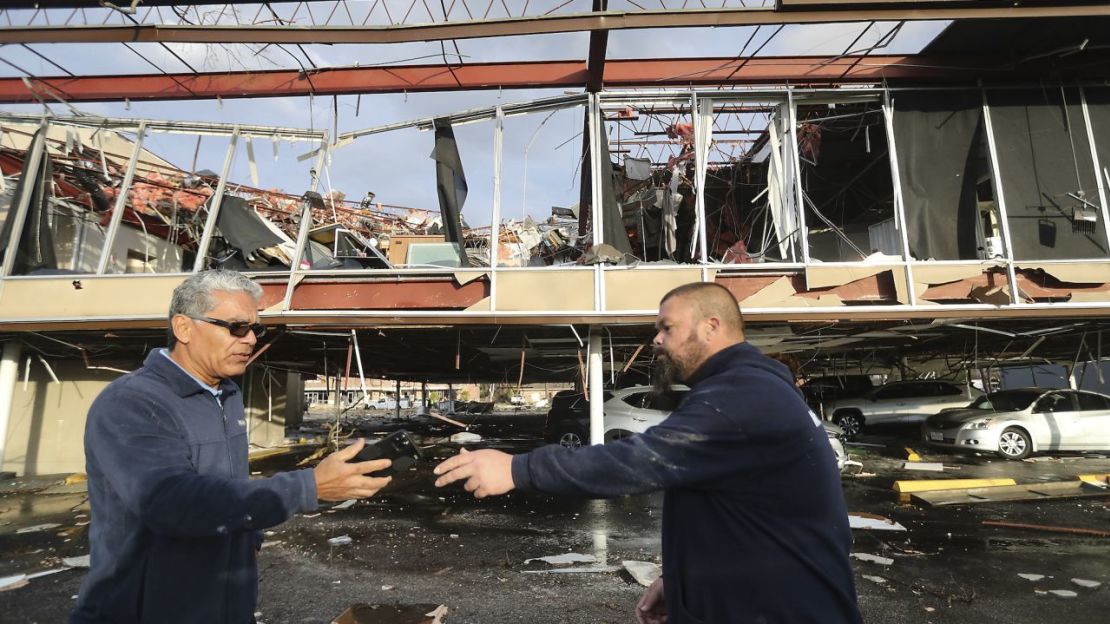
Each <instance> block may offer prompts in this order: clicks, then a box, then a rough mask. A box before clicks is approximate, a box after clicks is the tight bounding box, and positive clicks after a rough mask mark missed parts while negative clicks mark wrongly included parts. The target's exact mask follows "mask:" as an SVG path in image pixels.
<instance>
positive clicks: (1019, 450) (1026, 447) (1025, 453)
mask: <svg viewBox="0 0 1110 624" xmlns="http://www.w3.org/2000/svg"><path fill="white" fill-rule="evenodd" d="M1032 450H1033V441H1032V440H1030V439H1029V434H1028V433H1025V432H1024V431H1022V430H1021V429H1018V428H1017V427H1007V428H1006V429H1004V430H1003V431H1002V434H1001V435H999V436H998V454H999V455H1001V456H1002V457H1003V458H1005V459H1025V458H1026V457H1029V453H1030V452H1031V451H1032Z"/></svg>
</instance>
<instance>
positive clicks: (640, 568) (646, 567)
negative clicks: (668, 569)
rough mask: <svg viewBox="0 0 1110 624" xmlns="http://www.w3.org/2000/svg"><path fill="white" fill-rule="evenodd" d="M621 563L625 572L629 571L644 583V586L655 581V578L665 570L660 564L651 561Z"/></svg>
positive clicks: (636, 579) (634, 577)
mask: <svg viewBox="0 0 1110 624" xmlns="http://www.w3.org/2000/svg"><path fill="white" fill-rule="evenodd" d="M621 565H622V566H623V567H624V570H625V572H628V574H629V575H630V576H632V578H633V579H634V580H635V581H636V582H637V583H639V584H640V585H643V586H644V587H648V586H650V585H651V584H652V583H654V582H655V579H657V578H659V577H660V575H662V573H663V571H662V569H661V568H660V567H659V564H657V563H652V562H650V561H628V560H625V561H622V562H621Z"/></svg>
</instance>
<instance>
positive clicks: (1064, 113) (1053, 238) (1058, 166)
mask: <svg viewBox="0 0 1110 624" xmlns="http://www.w3.org/2000/svg"><path fill="white" fill-rule="evenodd" d="M987 101H988V104H989V105H990V116H991V125H992V128H993V133H994V141H995V145H996V150H997V156H998V169H999V176H1000V181H1001V188H1002V193H1003V199H1004V200H1005V206H1006V218H1007V222H1008V225H1009V230H1010V234H1011V237H1012V248H1013V253H1014V259H1015V260H1050V259H1085V258H1104V257H1106V255H1107V243H1106V233H1105V224H1104V223H1100V221H1101V219H1100V218H1099V217H1100V214H1099V213H1100V211H1101V206H1100V205H1099V203H1100V200H1099V193H1098V186H1097V180H1096V179H1095V175H1096V172H1095V170H1094V166H1093V162H1092V158H1091V146H1090V143H1089V142H1088V140H1087V127H1086V123H1085V121H1084V116H1083V108H1082V105H1081V101H1080V97H1079V91H1078V90H1077V89H1059V88H1045V89H999V90H990V91H988V92H987Z"/></svg>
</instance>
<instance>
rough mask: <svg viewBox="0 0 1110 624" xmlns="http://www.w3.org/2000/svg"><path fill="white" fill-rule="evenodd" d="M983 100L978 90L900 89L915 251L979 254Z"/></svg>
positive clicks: (944, 256) (902, 170)
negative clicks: (978, 220)
mask: <svg viewBox="0 0 1110 624" xmlns="http://www.w3.org/2000/svg"><path fill="white" fill-rule="evenodd" d="M982 118H983V102H982V98H981V96H980V95H979V92H977V91H898V92H896V93H895V95H894V137H895V144H896V145H897V146H898V175H899V177H900V179H901V182H902V201H903V202H904V204H905V208H906V230H907V233H908V235H909V243H910V254H911V255H912V256H913V257H914V258H916V259H918V260H928V259H933V260H974V259H976V258H978V257H979V250H978V247H979V243H978V237H977V232H978V222H977V219H978V204H977V198H976V196H975V187H976V182H977V181H978V176H977V173H978V168H979V167H981V166H985V165H984V163H982V162H981V160H980V158H979V154H980V150H979V146H980V145H981V144H982V134H981V132H982Z"/></svg>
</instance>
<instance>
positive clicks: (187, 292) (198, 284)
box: [166, 269, 262, 351]
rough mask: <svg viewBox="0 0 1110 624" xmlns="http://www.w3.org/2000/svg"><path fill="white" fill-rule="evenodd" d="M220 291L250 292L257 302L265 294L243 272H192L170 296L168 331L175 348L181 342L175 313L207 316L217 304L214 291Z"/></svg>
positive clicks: (167, 336)
mask: <svg viewBox="0 0 1110 624" xmlns="http://www.w3.org/2000/svg"><path fill="white" fill-rule="evenodd" d="M217 291H220V292H229V293H236V292H241V293H246V294H248V295H250V296H251V299H254V300H255V301H256V302H257V301H258V300H259V299H261V298H262V287H261V286H259V285H258V284H255V283H254V282H252V281H251V280H250V278H248V277H246V276H244V275H243V274H242V273H237V272H235V271H225V270H223V269H213V270H211V271H201V272H199V273H194V274H193V275H190V276H189V277H188V278H187V279H186V280H185V281H184V282H181V283H180V284H178V286H177V288H175V289H173V298H172V299H171V300H170V316H169V320H170V327H169V328H168V329H167V332H166V342H167V345H168V346H169V348H170V350H171V351H172V350H173V348H174V345H176V344H177V337H176V336H174V334H173V317H175V316H177V315H178V314H182V315H185V316H189V317H203V316H204V315H205V314H207V313H208V311H209V310H211V309H212V308H213V307H214V306H215V302H214V301H212V293H214V292H217Z"/></svg>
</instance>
